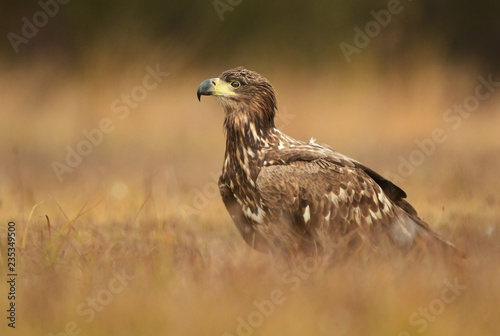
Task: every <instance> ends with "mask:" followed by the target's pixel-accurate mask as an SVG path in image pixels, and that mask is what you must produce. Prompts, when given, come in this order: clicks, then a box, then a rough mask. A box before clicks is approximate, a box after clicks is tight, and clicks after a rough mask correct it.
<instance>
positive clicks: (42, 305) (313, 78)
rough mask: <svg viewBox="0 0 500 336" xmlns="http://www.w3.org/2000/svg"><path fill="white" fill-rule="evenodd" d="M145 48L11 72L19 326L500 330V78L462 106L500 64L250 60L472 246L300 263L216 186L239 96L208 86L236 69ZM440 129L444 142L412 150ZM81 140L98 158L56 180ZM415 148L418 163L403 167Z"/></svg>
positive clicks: (8, 141)
mask: <svg viewBox="0 0 500 336" xmlns="http://www.w3.org/2000/svg"><path fill="white" fill-rule="evenodd" d="M148 61H149V60H141V61H139V62H137V63H134V64H128V65H126V66H110V64H108V63H107V61H106V60H102V61H100V62H97V61H96V62H95V63H91V64H90V65H89V66H88V68H85V69H82V70H81V71H79V72H74V73H73V72H66V71H63V70H60V68H59V66H58V64H57V62H50V61H46V60H45V61H40V62H39V63H33V64H31V65H30V66H24V67H19V68H16V67H14V68H10V69H7V68H3V69H2V70H1V76H0V92H1V93H0V95H1V101H2V112H1V114H2V123H1V124H0V134H1V135H0V136H1V139H2V141H1V142H0V153H1V158H2V160H0V176H1V180H2V183H1V184H0V223H1V225H0V244H1V245H0V246H1V249H0V252H1V256H2V258H1V263H2V270H3V272H2V275H3V276H2V281H1V282H0V283H1V285H0V295H1V297H0V303H1V306H0V308H1V309H0V310H1V311H2V312H3V313H2V319H1V320H2V321H3V322H2V326H1V330H2V331H1V334H2V335H44V336H45V335H58V336H62V335H221V336H222V335H226V336H228V335H394V336H405V335H499V334H500V319H499V315H500V267H499V260H500V247H499V246H500V230H499V229H500V210H499V209H500V194H499V190H500V179H499V175H498V172H499V167H500V136H499V126H500V88H494V89H493V92H490V93H491V95H490V96H489V97H488V98H487V99H486V98H485V99H481V102H480V105H479V107H477V108H474V109H472V108H471V109H472V111H471V112H470V114H466V113H464V114H463V115H460V114H458V113H457V112H447V110H448V109H449V108H452V107H453V105H454V104H463V103H464V101H465V100H466V99H467V97H468V96H474V94H475V88H476V86H477V85H479V82H478V79H477V77H478V76H483V78H487V77H488V75H489V74H488V73H482V72H480V71H479V70H477V69H475V68H473V67H465V66H445V65H443V64H441V63H439V62H432V61H429V62H425V63H424V62H422V63H421V64H420V63H419V64H415V65H413V66H412V67H408V69H406V70H405V71H401V69H402V68H399V69H395V70H391V71H377V70H376V69H373V68H371V67H368V66H366V67H363V68H360V69H358V68H356V67H355V65H352V66H351V68H349V69H333V68H332V69H325V71H324V72H322V73H308V72H306V71H302V72H298V73H293V72H292V71H290V69H289V68H287V67H286V66H284V65H282V66H281V67H279V68H271V69H270V68H267V69H266V68H263V69H261V68H258V67H253V66H252V64H244V65H246V66H247V67H249V68H251V69H253V70H256V71H259V72H260V73H262V74H263V75H264V76H266V77H267V78H268V79H269V80H270V81H271V82H272V83H273V85H274V87H275V89H276V90H277V92H278V104H279V108H280V110H281V115H280V118H279V119H278V121H277V125H278V126H280V127H281V129H282V130H284V131H285V132H286V133H288V134H289V135H291V136H293V137H295V138H298V139H302V140H308V139H309V138H311V137H314V138H316V139H317V141H318V142H319V143H327V144H329V145H331V146H332V147H334V148H335V149H336V150H338V151H340V152H342V153H344V154H346V155H348V156H351V157H353V158H355V159H357V160H359V161H361V162H363V163H365V164H366V165H367V166H369V167H371V168H373V169H374V170H376V171H378V172H379V173H382V174H384V175H386V176H387V174H389V173H393V174H398V175H399V179H400V180H398V181H396V182H397V184H398V185H399V186H400V187H402V188H403V189H404V190H405V191H406V192H407V194H408V195H409V201H410V202H411V203H412V204H413V205H414V206H415V207H416V209H417V210H418V211H419V213H420V215H421V217H422V218H423V219H424V220H426V221H427V222H428V223H429V224H430V225H431V226H432V227H433V228H434V229H435V230H436V231H437V232H439V233H441V234H442V235H443V236H445V237H447V238H448V239H449V240H451V241H453V242H454V243H455V244H456V245H457V246H458V247H459V248H460V249H462V250H464V251H465V252H466V253H467V255H468V259H467V262H466V264H465V267H464V269H463V270H462V272H460V273H456V272H453V271H450V270H449V269H448V268H447V267H444V266H442V265H440V264H438V265H437V266H436V265H435V264H433V263H427V262H424V261H425V259H433V258H434V256H432V255H429V256H426V257H424V261H422V262H417V261H415V260H413V259H405V258H404V257H397V256H395V257H394V258H393V259H392V258H391V259H389V260H380V261H379V262H377V261H375V262H370V263H363V262H361V261H354V260H353V261H350V262H348V263H342V264H340V265H333V266H331V267H328V268H327V267H324V266H323V265H320V264H316V263H314V262H311V261H309V263H305V264H298V265H297V266H296V268H292V269H289V268H285V267H283V266H281V265H277V263H276V262H274V261H273V259H272V258H270V257H269V256H266V255H263V254H260V253H258V252H255V251H252V250H251V249H250V248H249V247H247V246H246V245H245V243H244V242H243V239H242V238H241V237H240V235H239V233H238V232H237V230H236V228H235V227H234V225H233V224H232V222H231V219H230V217H229V215H228V214H227V213H226V210H225V208H224V206H223V204H222V202H221V200H220V197H219V195H218V190H217V189H216V185H215V182H214V181H215V179H216V178H217V176H218V173H219V171H220V167H221V165H222V159H223V154H224V136H223V132H222V121H223V112H222V109H221V107H220V106H219V105H218V104H217V102H216V100H215V99H210V98H206V99H205V98H203V99H202V102H201V103H199V102H198V101H197V99H196V94H195V92H196V89H197V87H198V85H199V83H200V82H201V81H203V80H204V79H207V78H211V77H215V76H217V75H218V74H219V73H220V72H222V71H223V70H225V69H223V68H201V67H199V68H196V69H194V68H192V67H189V66H187V65H184V66H183V65H182V64H170V63H168V62H161V61H150V62H149V63H148ZM156 64H159V68H160V69H161V71H163V72H167V73H168V76H166V77H164V78H162V80H161V82H158V83H157V84H158V85H157V86H156V87H155V88H154V89H151V90H148V91H146V96H144V95H143V96H140V97H142V98H143V100H142V101H140V102H137V104H131V105H133V106H134V107H133V108H132V107H128V112H127V113H128V114H125V110H126V109H125V108H123V106H125V105H124V104H123V103H120V105H119V106H120V107H121V108H122V109H121V110H119V111H118V109H117V106H118V105H115V108H113V107H112V105H113V103H114V102H115V101H116V100H117V99H121V98H120V97H122V95H123V94H131V93H132V92H134V90H135V93H136V96H137V95H139V94H143V93H144V91H141V89H140V88H138V89H137V88H136V87H137V86H142V85H143V83H144V78H145V76H146V75H147V74H148V72H147V70H146V67H148V66H149V67H151V68H155V66H156ZM236 65H240V64H232V65H231V66H236ZM148 83H149V85H150V86H151V85H152V84H151V83H153V81H150V82H148ZM480 92H481V94H483V95H485V94H486V93H487V92H489V91H488V90H487V89H482V90H481V91H480ZM142 98H141V99H142ZM472 101H473V100H470V99H469V100H468V102H469V103H470V102H472ZM135 105H137V106H135ZM104 119H106V120H107V121H105V122H104V124H105V126H106V127H105V129H106V131H107V132H108V133H102V139H100V141H97V140H99V137H97V136H96V137H97V138H96V139H97V140H95V141H96V143H98V144H97V145H92V146H91V147H90V149H89V148H85V145H84V144H82V141H84V140H85V139H86V137H85V136H84V135H83V133H82V131H83V130H86V131H87V132H91V130H95V129H96V128H98V127H99V125H101V123H102V122H103V120H104ZM436 128H440V129H441V130H442V132H441V133H442V134H441V135H440V136H439V140H440V142H435V141H434V142H433V143H434V149H433V150H432V153H431V150H430V149H432V148H431V147H432V146H431V145H429V146H430V147H428V150H429V154H423V155H421V154H418V153H417V152H415V151H418V148H419V147H417V145H416V143H415V141H417V142H419V143H422V142H424V143H429V142H425V139H428V138H431V137H432V134H433V131H434V130H435V129H436ZM111 129H112V130H111ZM93 134H97V133H93ZM79 144H80V146H81V149H82V148H83V149H82V150H87V151H88V154H87V156H84V157H82V160H81V162H80V163H79V164H77V165H76V164H75V167H73V168H72V171H71V172H66V173H64V174H63V175H62V181H59V180H58V177H57V176H56V173H55V172H54V170H53V167H52V164H53V162H59V163H64V162H65V157H66V155H67V153H68V149H67V146H69V147H71V148H72V149H75V150H76V148H77V146H79ZM412 153H413V154H412ZM411 155H413V158H412V160H413V161H414V162H417V163H418V164H417V165H415V166H414V167H413V168H414V169H413V171H411V173H409V170H408V168H407V170H403V172H405V174H404V175H405V176H402V175H401V173H398V169H399V165H400V163H401V157H402V158H403V159H405V158H406V159H409V158H410V156H411ZM9 221H14V222H15V223H16V237H17V239H16V249H17V250H16V272H17V274H18V276H17V279H16V301H15V303H16V318H17V319H16V328H15V330H13V329H12V328H9V327H7V323H8V320H7V319H6V316H7V314H8V313H7V312H6V310H7V309H8V308H9V306H8V304H9V301H8V300H7V294H8V292H9V286H8V284H7V282H6V278H7V275H6V274H7V271H6V270H7V239H6V236H7V232H8V230H7V223H8V222H9Z"/></svg>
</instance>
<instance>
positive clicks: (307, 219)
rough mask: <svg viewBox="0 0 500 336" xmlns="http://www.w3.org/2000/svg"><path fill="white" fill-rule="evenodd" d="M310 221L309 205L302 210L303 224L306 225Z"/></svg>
mask: <svg viewBox="0 0 500 336" xmlns="http://www.w3.org/2000/svg"><path fill="white" fill-rule="evenodd" d="M310 219H311V213H310V211H309V205H308V206H306V209H305V210H304V222H306V224H307V223H308V222H309V220H310Z"/></svg>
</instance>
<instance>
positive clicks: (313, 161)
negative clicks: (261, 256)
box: [197, 67, 454, 257]
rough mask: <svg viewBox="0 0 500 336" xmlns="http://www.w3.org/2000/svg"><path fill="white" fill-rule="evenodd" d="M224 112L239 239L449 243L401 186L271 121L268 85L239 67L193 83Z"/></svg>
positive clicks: (226, 193) (327, 246)
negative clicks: (285, 132) (283, 129)
mask: <svg viewBox="0 0 500 336" xmlns="http://www.w3.org/2000/svg"><path fill="white" fill-rule="evenodd" d="M197 94H198V99H200V97H201V96H202V95H207V96H208V95H212V96H216V98H217V100H218V101H219V102H220V103H221V105H222V107H223V108H224V112H225V120H224V129H225V134H226V152H225V158H224V164H223V168H222V175H221V176H220V179H219V188H220V193H221V195H222V200H223V201H224V204H225V206H226V208H227V210H228V212H229V214H230V215H231V217H232V219H233V221H234V223H235V224H236V227H237V228H238V230H239V232H240V233H241V235H242V236H243V238H244V240H245V241H246V242H247V243H248V244H249V245H250V246H251V247H253V248H255V249H257V250H259V251H263V252H272V253H279V254H283V255H284V256H289V257H293V256H298V255H304V254H305V255H332V254H335V253H336V251H337V250H338V249H340V248H342V247H344V248H346V249H347V250H351V251H352V250H358V249H360V248H361V247H369V248H370V250H375V251H376V250H379V249H380V248H381V246H382V245H383V243H384V242H385V243H388V244H389V245H390V246H397V247H401V248H403V249H408V248H409V247H412V246H415V245H420V246H426V247H429V246H440V247H444V248H445V249H448V248H451V249H454V248H453V245H452V244H451V243H449V242H448V241H447V240H445V239H443V238H442V237H440V236H439V235H438V234H436V233H435V232H433V231H432V230H431V228H430V227H429V225H428V224H427V223H425V222H424V221H423V220H421V219H420V218H419V217H418V215H417V212H416V211H415V209H414V208H413V207H412V206H411V205H410V203H408V202H407V201H406V200H405V198H406V194H405V192H404V191H403V190H401V189H400V188H399V187H398V186H396V185H394V184H393V183H392V182H390V181H388V180H387V179H385V178H384V177H382V176H381V175H379V174H377V173H376V172H374V171H373V170H371V169H370V168H368V167H366V166H364V165H363V164H361V163H359V162H357V161H355V160H353V159H351V158H349V157H347V156H345V155H342V154H340V153H337V152H336V151H334V150H333V149H331V148H329V147H326V146H321V145H318V144H316V143H314V142H313V141H311V142H309V143H307V142H303V141H298V140H295V139H293V138H291V137H289V136H288V135H286V134H284V133H282V132H280V131H279V130H278V129H277V128H276V127H275V125H274V116H275V113H276V112H277V105H276V95H275V92H274V89H273V87H272V85H271V84H270V83H269V81H267V80H266V79H265V78H264V77H262V76H261V75H259V74H257V73H255V72H253V71H250V70H247V69H245V68H243V67H238V68H235V69H231V70H227V71H225V72H223V73H222V74H221V75H220V76H219V78H212V79H207V80H205V81H204V82H202V83H201V84H200V86H199V88H198V92H197Z"/></svg>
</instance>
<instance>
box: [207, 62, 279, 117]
mask: <svg viewBox="0 0 500 336" xmlns="http://www.w3.org/2000/svg"><path fill="white" fill-rule="evenodd" d="M197 95H198V100H201V99H200V98H201V96H216V98H217V100H218V101H219V102H220V103H221V105H222V106H223V108H224V111H225V113H226V117H228V116H232V117H238V116H239V117H241V116H243V115H245V116H246V118H245V119H247V120H252V121H255V122H256V123H257V124H258V125H260V126H263V127H265V126H267V127H269V126H273V127H274V115H275V112H276V109H277V107H276V106H277V104H276V94H275V92H274V88H273V86H272V85H271V84H270V83H269V81H268V80H267V79H265V78H264V77H262V76H261V75H259V74H258V73H256V72H254V71H251V70H248V69H245V68H244V67H237V68H234V69H230V70H226V71H224V72H223V73H222V74H220V76H219V77H218V78H211V79H207V80H205V81H203V82H202V83H201V84H200V86H199V87H198V91H197Z"/></svg>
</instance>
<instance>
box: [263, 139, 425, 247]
mask: <svg viewBox="0 0 500 336" xmlns="http://www.w3.org/2000/svg"><path fill="white" fill-rule="evenodd" d="M263 163H264V165H263V167H262V168H261V170H260V173H259V175H258V178H257V183H256V188H257V191H258V193H259V195H260V197H261V199H262V207H263V208H265V212H266V215H267V218H266V219H267V222H268V223H269V225H267V226H263V227H262V230H264V231H274V232H272V233H273V234H272V235H268V234H266V232H262V235H263V236H265V237H266V236H267V237H269V236H271V237H275V238H274V239H275V241H273V242H272V244H273V246H278V248H279V247H286V246H288V249H292V250H304V249H307V248H308V247H309V248H310V247H311V246H313V247H314V248H315V249H317V250H324V249H325V248H327V247H337V246H339V245H349V246H351V245H352V244H358V243H360V242H361V243H363V244H366V243H368V244H376V242H374V241H373V239H374V237H376V235H374V234H373V233H374V232H376V231H380V232H389V233H390V234H389V235H387V234H385V237H388V238H390V239H391V240H393V241H394V240H395V241H396V242H397V243H399V244H401V245H404V244H408V243H410V242H413V240H414V239H415V238H416V236H417V235H422V234H424V235H426V234H427V233H426V231H428V225H427V224H426V223H425V222H423V221H422V220H420V219H419V218H418V216H417V213H416V211H415V210H414V209H413V207H412V206H411V205H410V204H409V203H408V202H406V201H405V200H404V198H405V197H406V194H405V193H404V191H403V190H401V189H400V188H399V187H397V186H396V185H394V184H393V183H392V182H390V181H388V180H386V179H385V178H383V177H382V176H381V175H379V174H377V173H376V172H374V171H373V170H371V169H369V168H367V167H365V166H363V165H361V164H360V163H358V162H357V161H354V160H352V159H350V158H348V157H346V156H344V155H342V154H340V153H337V152H335V151H334V150H332V149H330V148H326V147H323V146H319V145H316V144H305V143H304V144H303V145H296V146H294V147H292V148H286V149H281V150H270V151H268V152H267V153H266V154H265V156H264V162H263ZM290 238H292V239H290ZM290 241H295V242H296V245H295V246H289V245H287V244H289V242H290ZM321 252H325V251H321Z"/></svg>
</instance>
